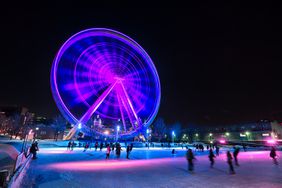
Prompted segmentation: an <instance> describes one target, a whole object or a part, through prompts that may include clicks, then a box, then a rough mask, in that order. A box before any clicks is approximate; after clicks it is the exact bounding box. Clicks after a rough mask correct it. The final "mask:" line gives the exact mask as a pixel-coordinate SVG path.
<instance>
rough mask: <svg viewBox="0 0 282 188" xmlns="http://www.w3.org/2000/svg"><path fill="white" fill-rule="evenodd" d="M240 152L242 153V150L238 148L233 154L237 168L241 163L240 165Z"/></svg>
mask: <svg viewBox="0 0 282 188" xmlns="http://www.w3.org/2000/svg"><path fill="white" fill-rule="evenodd" d="M239 151H240V148H239V147H236V148H235V150H234V152H233V157H234V160H235V165H236V166H239V163H238V154H239Z"/></svg>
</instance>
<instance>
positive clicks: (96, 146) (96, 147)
mask: <svg viewBox="0 0 282 188" xmlns="http://www.w3.org/2000/svg"><path fill="white" fill-rule="evenodd" d="M97 149H98V142H95V151H97Z"/></svg>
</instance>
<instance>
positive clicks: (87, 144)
mask: <svg viewBox="0 0 282 188" xmlns="http://www.w3.org/2000/svg"><path fill="white" fill-rule="evenodd" d="M88 148H89V143H88V142H87V143H86V144H85V146H84V150H83V152H85V151H86V150H87V149H88Z"/></svg>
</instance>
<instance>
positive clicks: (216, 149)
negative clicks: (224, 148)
mask: <svg viewBox="0 0 282 188" xmlns="http://www.w3.org/2000/svg"><path fill="white" fill-rule="evenodd" d="M215 153H216V156H219V146H216V147H215Z"/></svg>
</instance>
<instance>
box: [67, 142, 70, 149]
mask: <svg viewBox="0 0 282 188" xmlns="http://www.w3.org/2000/svg"><path fill="white" fill-rule="evenodd" d="M70 147H71V141H69V143H68V146H67V150H70Z"/></svg>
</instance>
